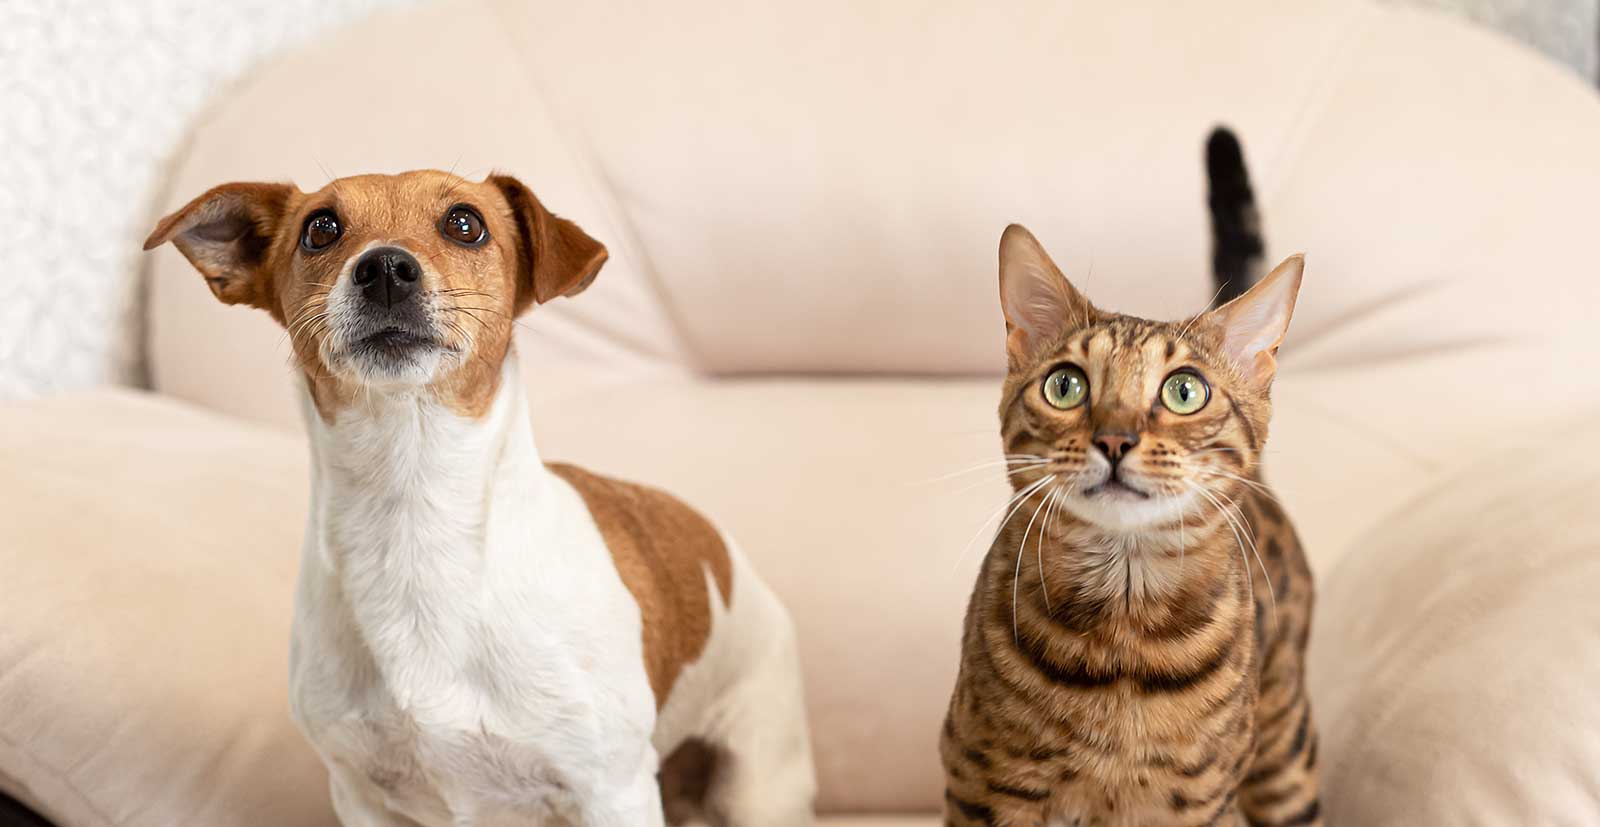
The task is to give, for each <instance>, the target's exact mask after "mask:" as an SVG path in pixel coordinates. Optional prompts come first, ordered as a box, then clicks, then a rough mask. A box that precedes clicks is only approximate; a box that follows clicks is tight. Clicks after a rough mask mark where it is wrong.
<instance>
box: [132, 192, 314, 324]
mask: <svg viewBox="0 0 1600 827" xmlns="http://www.w3.org/2000/svg"><path fill="white" fill-rule="evenodd" d="M295 192H297V190H296V189H295V188H294V187H293V186H291V185H289V184H223V185H222V186H220V187H213V188H212V189H211V190H209V191H208V192H206V193H205V194H204V195H202V196H200V197H199V198H196V199H194V200H193V201H190V202H189V203H188V204H185V205H184V206H183V208H182V209H180V210H178V211H177V212H175V213H173V214H172V215H169V216H167V217H166V218H163V219H161V223H159V224H157V225H156V228H155V230H154V231H153V232H151V233H150V237H149V238H147V239H145V240H144V248H145V249H146V250H153V249H155V248H156V247H159V246H161V245H162V244H165V243H167V242H168V241H170V242H172V243H173V244H175V245H177V247H178V250H179V251H180V252H182V253H183V256H184V258H187V259H189V263H190V264H193V265H194V267H195V269H196V270H199V271H200V274H201V275H202V276H205V279H206V284H207V285H209V286H210V287H211V292H212V293H213V294H215V295H216V297H217V298H218V299H219V300H221V301H222V302H223V303H224V304H248V305H251V306H254V307H259V308H262V309H265V310H270V309H272V308H271V305H272V301H273V297H272V277H271V274H270V273H267V272H266V261H267V253H268V252H269V251H270V249H271V247H272V241H273V239H275V238H276V237H277V234H278V230H279V228H280V227H281V226H282V223H283V220H284V217H285V216H286V215H288V212H289V202H290V197H291V196H292V195H293V194H294V193H295Z"/></svg>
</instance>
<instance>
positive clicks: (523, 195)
mask: <svg viewBox="0 0 1600 827" xmlns="http://www.w3.org/2000/svg"><path fill="white" fill-rule="evenodd" d="M489 182H490V183H492V184H494V185H495V186H496V187H498V188H499V190H500V192H501V194H503V195H504V196H505V198H506V202H507V203H509V204H510V205H511V211H512V213H513V214H515V215H516V219H517V233H518V235H519V236H520V238H519V239H518V244H517V270H518V275H517V301H516V305H515V309H516V312H517V313H521V312H522V311H524V310H527V309H528V306H529V305H531V304H533V303H534V302H538V303H539V304H544V303H545V302H547V301H550V300H551V299H554V298H557V297H559V296H576V295H578V294H579V293H582V292H583V291H584V289H585V288H587V287H588V286H589V285H590V284H591V283H592V282H593V281H594V279H595V276H597V275H599V274H600V268H601V267H602V266H604V265H605V263H606V258H607V256H608V255H609V254H608V253H607V252H606V247H605V245H604V244H601V243H600V242H598V241H595V240H594V239H593V238H590V237H589V234H588V233H585V232H584V231H583V230H581V229H579V227H578V225H577V224H574V223H572V222H571V221H568V220H567V219H565V218H562V217H560V216H558V215H556V214H555V213H552V212H550V211H549V210H547V209H545V208H544V205H543V204H541V203H539V199H538V198H536V197H534V194H533V191H532V190H529V189H528V188H527V187H526V186H524V185H523V183H522V182H521V181H518V180H517V179H515V178H513V177H511V176H509V175H491V176H489Z"/></svg>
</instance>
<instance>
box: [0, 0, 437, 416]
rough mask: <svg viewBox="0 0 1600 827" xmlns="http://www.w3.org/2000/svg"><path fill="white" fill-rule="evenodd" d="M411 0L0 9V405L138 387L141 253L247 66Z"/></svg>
mask: <svg viewBox="0 0 1600 827" xmlns="http://www.w3.org/2000/svg"><path fill="white" fill-rule="evenodd" d="M412 1H413V0H225V1H224V0H0V399H4V398H16V397H24V396H31V395H35V394H40V393H47V392H51V391H58V390H67V389H72V388H80V387H86V386H93V385H100V384H105V383H124V384H138V383H139V381H140V379H141V376H142V365H141V364H140V362H141V357H140V351H141V346H140V343H141V337H142V330H141V328H140V324H139V315H140V314H139V312H138V307H139V301H138V298H139V292H140V291H139V288H138V284H139V280H138V275H137V274H138V272H139V265H140V258H139V257H140V252H139V242H141V241H142V240H143V239H144V236H145V234H146V233H147V232H148V231H149V230H150V226H149V225H150V224H151V223H152V219H153V216H152V215H151V212H150V211H151V209H152V205H153V204H154V203H155V201H156V196H157V193H158V192H159V189H158V188H159V187H160V186H161V182H162V179H163V177H164V176H163V169H164V168H165V166H166V164H167V162H169V161H170V159H171V158H172V157H173V155H174V153H175V152H176V151H177V149H178V145H179V144H180V142H181V141H182V140H183V137H184V135H185V133H186V132H187V129H188V125H189V124H190V123H191V121H192V120H193V119H194V118H195V117H196V115H197V114H199V113H200V111H201V110H202V108H203V107H204V106H205V104H206V102H207V101H208V100H210V99H211V98H212V97H213V96H214V95H216V94H218V93H219V92H222V91H225V90H226V88H227V86H228V84H229V83H230V82H231V81H233V80H235V79H236V78H238V76H239V75H240V74H241V73H242V72H244V71H245V70H246V69H248V67H249V66H250V65H251V64H252V63H254V62H255V61H257V60H259V59H261V58H263V57H265V56H269V55H271V54H272V53H274V52H277V51H280V50H283V49H286V48H288V47H291V46H293V45H295V44H297V43H300V42H303V41H305V40H307V39H309V38H311V37H313V36H315V35H316V34H317V33H319V32H323V31H326V30H329V29H331V28H333V27H335V26H339V25H341V24H343V23H346V22H349V21H352V20H355V19H358V18H360V17H362V16H365V15H367V14H369V13H371V12H372V11H373V10H374V9H377V8H381V7H388V6H398V5H404V4H407V3H410V2H412Z"/></svg>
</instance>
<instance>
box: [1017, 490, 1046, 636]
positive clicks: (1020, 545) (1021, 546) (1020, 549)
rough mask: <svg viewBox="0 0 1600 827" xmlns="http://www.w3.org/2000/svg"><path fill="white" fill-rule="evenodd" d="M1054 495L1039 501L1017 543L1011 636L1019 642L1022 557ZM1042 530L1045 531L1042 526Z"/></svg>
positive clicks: (1042, 571) (1041, 570) (1041, 558)
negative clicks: (1037, 523) (1018, 610)
mask: <svg viewBox="0 0 1600 827" xmlns="http://www.w3.org/2000/svg"><path fill="white" fill-rule="evenodd" d="M1054 494H1055V489H1053V488H1052V489H1050V490H1048V491H1046V492H1045V495H1044V497H1043V498H1041V499H1040V500H1039V505H1038V506H1037V507H1035V508H1034V509H1033V516H1032V517H1029V518H1028V526H1027V527H1026V528H1024V529H1023V530H1022V539H1021V540H1020V541H1018V542H1017V567H1016V569H1015V570H1014V571H1012V573H1011V635H1012V637H1013V638H1015V639H1016V640H1017V641H1019V642H1020V641H1021V640H1022V633H1021V631H1020V627H1019V625H1018V623H1017V596H1018V594H1019V593H1020V592H1021V585H1022V555H1023V553H1024V552H1025V551H1026V550H1027V548H1028V532H1030V531H1032V530H1033V523H1034V521H1035V520H1037V519H1039V512H1040V511H1042V510H1043V509H1044V507H1045V506H1047V505H1049V504H1050V497H1051V496H1052V495H1054ZM1040 530H1041V531H1043V527H1042V526H1041V527H1040ZM1039 562H1040V563H1041V564H1042V563H1043V562H1044V558H1043V557H1042V556H1041V557H1040V558H1039ZM1039 573H1040V575H1041V577H1042V575H1043V574H1044V570H1043V568H1041V569H1040V572H1039ZM1040 582H1043V580H1042V579H1041V581H1040Z"/></svg>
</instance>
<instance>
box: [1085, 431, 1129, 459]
mask: <svg viewBox="0 0 1600 827" xmlns="http://www.w3.org/2000/svg"><path fill="white" fill-rule="evenodd" d="M1138 444H1139V435H1138V434H1135V433H1130V432H1127V431H1121V432H1107V433H1098V434H1095V435H1094V446H1095V447H1096V448H1099V449H1100V453H1102V454H1105V455H1106V459H1109V460H1111V464H1112V465H1116V464H1117V462H1118V461H1119V460H1121V459H1122V455H1123V454H1126V453H1128V452H1129V451H1132V450H1133V447H1134V446H1135V445H1138Z"/></svg>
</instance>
